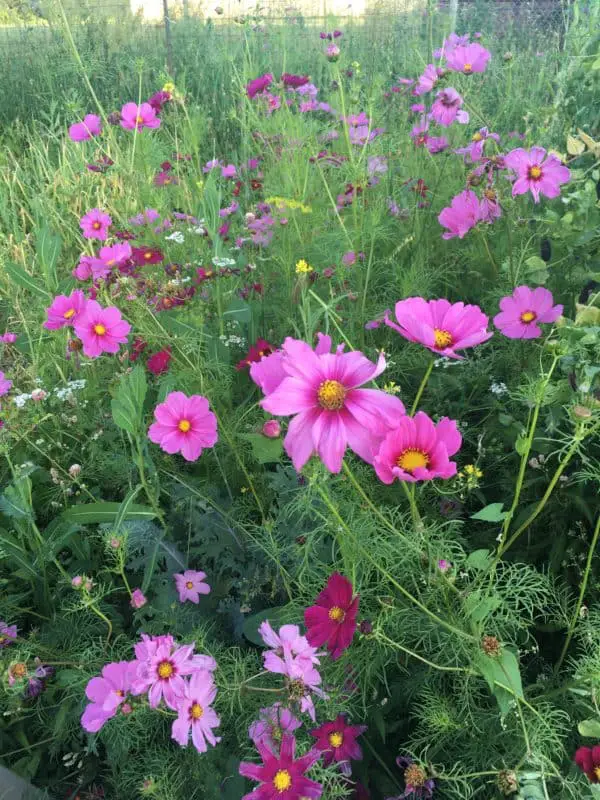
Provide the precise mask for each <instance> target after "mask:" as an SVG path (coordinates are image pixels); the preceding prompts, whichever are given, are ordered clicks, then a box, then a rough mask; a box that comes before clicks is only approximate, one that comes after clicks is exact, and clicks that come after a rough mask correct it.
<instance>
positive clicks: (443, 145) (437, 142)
mask: <svg viewBox="0 0 600 800" xmlns="http://www.w3.org/2000/svg"><path fill="white" fill-rule="evenodd" d="M425 147H426V148H427V149H428V150H429V152H430V153H431V154H432V155H435V154H436V153H443V152H444V150H447V149H448V147H450V142H449V141H448V139H446V137H445V136H428V137H427V142H426V144H425Z"/></svg>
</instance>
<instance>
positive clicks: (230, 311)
mask: <svg viewBox="0 0 600 800" xmlns="http://www.w3.org/2000/svg"><path fill="white" fill-rule="evenodd" d="M223 316H224V317H231V318H232V319H235V320H236V321H237V322H239V323H240V325H249V324H250V320H251V319H252V309H251V308H250V306H249V305H248V303H245V302H244V301H243V300H242V298H241V297H234V298H233V300H232V301H231V303H229V305H228V306H227V308H226V309H225V311H224V312H223Z"/></svg>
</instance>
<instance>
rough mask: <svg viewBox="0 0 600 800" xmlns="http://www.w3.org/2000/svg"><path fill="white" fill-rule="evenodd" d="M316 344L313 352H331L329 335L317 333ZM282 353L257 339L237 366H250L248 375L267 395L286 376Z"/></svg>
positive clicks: (342, 349) (337, 350)
mask: <svg viewBox="0 0 600 800" xmlns="http://www.w3.org/2000/svg"><path fill="white" fill-rule="evenodd" d="M317 340H318V341H317V345H316V347H315V353H316V354H317V355H323V354H324V353H330V352H331V336H327V335H325V334H323V333H318V334H317ZM343 352H344V345H343V344H341V345H338V347H337V349H336V353H343ZM283 358H284V354H283V351H282V350H275V348H274V347H273V345H271V344H269V343H268V342H266V341H265V340H264V339H258V341H257V342H256V345H254V347H251V348H250V350H249V351H248V355H247V356H246V359H245V360H244V361H240V363H239V364H238V368H239V369H241V368H242V367H243V366H244V365H245V364H248V365H249V367H250V377H251V378H252V380H253V381H254V383H255V384H256V385H257V386H260V388H261V389H262V391H263V394H265V395H269V394H271V393H272V392H274V391H275V389H277V387H278V386H279V384H280V383H281V382H282V380H283V379H284V378H285V377H287V373H286V372H285V371H284V369H283V366H282V362H283Z"/></svg>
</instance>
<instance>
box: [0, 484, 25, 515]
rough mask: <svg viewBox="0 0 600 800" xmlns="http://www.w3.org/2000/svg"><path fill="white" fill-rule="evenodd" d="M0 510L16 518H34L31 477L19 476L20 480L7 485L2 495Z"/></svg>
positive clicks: (0, 497)
mask: <svg viewBox="0 0 600 800" xmlns="http://www.w3.org/2000/svg"><path fill="white" fill-rule="evenodd" d="M24 482H26V484H25V485H24ZM0 512H2V514H4V515H5V516H7V517H12V518H14V519H33V509H32V507H31V481H30V480H29V478H19V479H18V482H15V483H14V484H11V485H10V486H8V487H7V489H6V491H5V492H4V494H3V495H1V496H0Z"/></svg>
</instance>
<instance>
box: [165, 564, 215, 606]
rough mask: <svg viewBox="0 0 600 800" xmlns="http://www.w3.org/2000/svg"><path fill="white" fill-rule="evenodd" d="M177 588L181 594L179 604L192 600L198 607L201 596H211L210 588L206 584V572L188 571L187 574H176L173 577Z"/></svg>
mask: <svg viewBox="0 0 600 800" xmlns="http://www.w3.org/2000/svg"><path fill="white" fill-rule="evenodd" d="M173 578H174V579H175V586H176V587H177V591H178V592H179V602H180V603H185V601H186V600H190V601H191V602H192V603H196V605H197V604H198V603H199V602H200V595H201V594H210V586H209V585H208V583H205V582H204V578H206V572H196V570H194V569H186V571H185V572H176V573H175V574H174V575H173Z"/></svg>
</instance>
